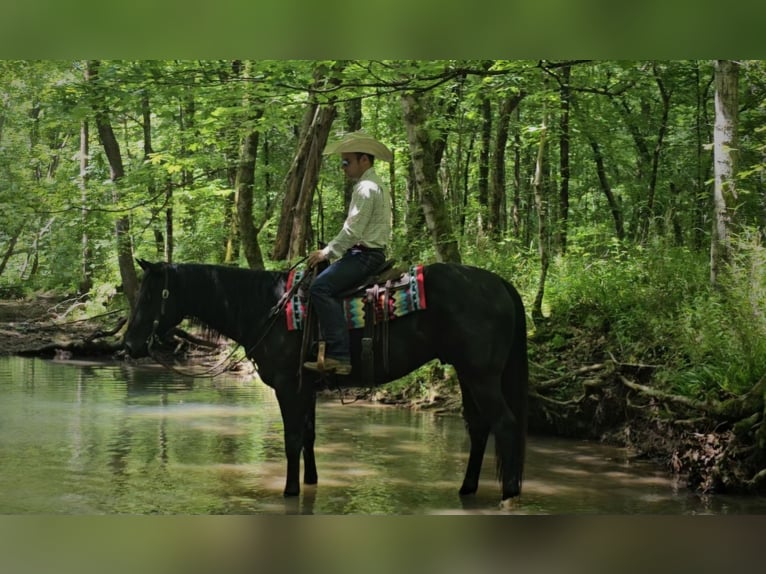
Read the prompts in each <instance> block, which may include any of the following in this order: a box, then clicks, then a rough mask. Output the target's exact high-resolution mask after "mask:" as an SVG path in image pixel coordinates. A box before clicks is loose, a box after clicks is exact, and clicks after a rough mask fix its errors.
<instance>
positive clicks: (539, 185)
mask: <svg viewBox="0 0 766 574" xmlns="http://www.w3.org/2000/svg"><path fill="white" fill-rule="evenodd" d="M547 131H548V112H547V111H543V125H542V127H541V129H540V145H539V147H538V149H537V159H536V161H535V179H534V183H533V185H532V188H533V189H534V193H535V207H536V208H537V241H538V252H539V254H540V281H539V283H538V285H537V294H536V295H535V301H534V303H533V304H532V320H533V321H535V322H539V321H541V320H542V319H543V296H544V294H545V280H546V278H547V276H548V265H549V263H550V260H549V255H548V251H549V250H548V199H547V198H546V197H545V184H544V181H543V173H544V171H545V170H544V160H545V145H546V136H547Z"/></svg>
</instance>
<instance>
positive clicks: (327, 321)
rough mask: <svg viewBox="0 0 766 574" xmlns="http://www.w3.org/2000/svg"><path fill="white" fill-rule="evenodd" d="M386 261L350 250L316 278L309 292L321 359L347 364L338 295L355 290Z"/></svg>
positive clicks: (343, 318)
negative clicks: (320, 338) (319, 334)
mask: <svg viewBox="0 0 766 574" xmlns="http://www.w3.org/2000/svg"><path fill="white" fill-rule="evenodd" d="M385 260H386V255H385V253H384V252H383V250H362V249H357V248H354V247H352V248H351V249H349V250H348V251H346V253H345V254H344V255H343V257H341V258H340V259H338V260H337V261H335V262H334V263H332V264H331V265H330V266H329V267H327V268H326V269H325V270H324V271H322V272H321V273H320V274H319V275H317V277H316V279H314V282H313V283H312V284H311V287H310V288H309V296H310V297H311V305H312V306H313V307H314V309H315V310H316V313H317V317H319V328H320V330H321V332H322V336H323V337H324V341H325V345H326V347H325V356H327V357H332V358H333V359H338V360H341V361H348V360H349V359H350V355H351V352H350V350H349V337H348V327H347V326H346V316H345V313H344V312H343V301H342V300H341V299H339V298H337V295H338V294H339V293H342V292H344V291H346V290H348V289H353V288H354V287H358V286H359V285H360V284H361V283H362V281H364V280H365V279H367V278H368V277H369V276H370V275H372V274H373V273H374V272H375V271H376V270H377V269H378V268H379V267H380V266H381V265H382V264H383V262H384V261H385Z"/></svg>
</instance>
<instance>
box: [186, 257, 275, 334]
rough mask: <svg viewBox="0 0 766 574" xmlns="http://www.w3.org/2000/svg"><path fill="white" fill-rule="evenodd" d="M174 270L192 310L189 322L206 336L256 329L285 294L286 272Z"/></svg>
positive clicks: (204, 268) (213, 268) (203, 267)
mask: <svg viewBox="0 0 766 574" xmlns="http://www.w3.org/2000/svg"><path fill="white" fill-rule="evenodd" d="M174 268H175V270H176V272H177V273H178V276H179V277H180V278H181V281H182V283H183V286H184V291H185V294H184V298H185V299H186V300H187V301H191V302H192V303H191V304H190V305H191V307H190V308H192V307H193V309H194V311H195V313H194V314H193V315H192V317H190V323H191V324H192V325H195V326H197V327H200V328H201V329H202V330H203V332H204V333H205V335H206V336H208V337H211V336H212V337H220V336H221V335H222V334H223V335H226V336H227V337H230V338H231V337H232V336H233V335H232V334H234V333H237V334H241V333H244V332H246V331H247V330H248V329H255V328H258V326H259V324H260V323H261V322H262V320H263V318H265V317H266V316H268V313H269V312H270V311H271V308H272V307H273V306H274V304H275V303H276V302H277V300H278V299H279V297H280V296H281V295H282V293H283V292H284V287H285V282H286V279H287V272H286V271H263V270H255V269H243V268H241V267H231V266H227V265H213V264H201V263H181V264H176V265H174ZM211 317H212V318H214V321H215V325H213V324H211V323H212V322H213V321H211Z"/></svg>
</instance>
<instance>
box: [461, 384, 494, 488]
mask: <svg viewBox="0 0 766 574" xmlns="http://www.w3.org/2000/svg"><path fill="white" fill-rule="evenodd" d="M460 381H461V382H460V390H461V393H462V397H463V419H465V424H466V427H467V430H468V436H469V438H470V439H471V452H470V454H469V455H468V465H467V466H466V469H465V478H464V479H463V485H462V486H461V487H460V496H465V495H468V494H475V493H476V490H477V489H478V488H479V475H480V474H481V465H482V462H484V452H485V450H486V448H487V439H488V438H489V427H488V426H487V425H486V423H485V422H484V421H483V420H482V418H481V415H480V414H479V411H478V410H477V408H476V403H474V400H473V397H471V394H470V391H469V390H468V389H467V387H466V385H464V384H463V382H462V379H460Z"/></svg>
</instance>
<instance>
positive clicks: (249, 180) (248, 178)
mask: <svg viewBox="0 0 766 574" xmlns="http://www.w3.org/2000/svg"><path fill="white" fill-rule="evenodd" d="M258 140H259V134H258V132H257V131H255V130H253V131H251V132H250V133H248V134H247V135H245V137H243V138H242V146H241V148H240V153H239V166H238V168H237V184H236V188H235V189H236V204H237V218H238V220H239V232H240V238H241V241H242V248H243V249H244V251H245V259H246V260H247V264H248V266H249V267H250V269H264V268H265V265H264V263H263V255H262V253H261V246H260V245H259V244H258V229H256V227H255V225H254V223H253V183H254V182H255V160H256V155H257V153H258Z"/></svg>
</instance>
